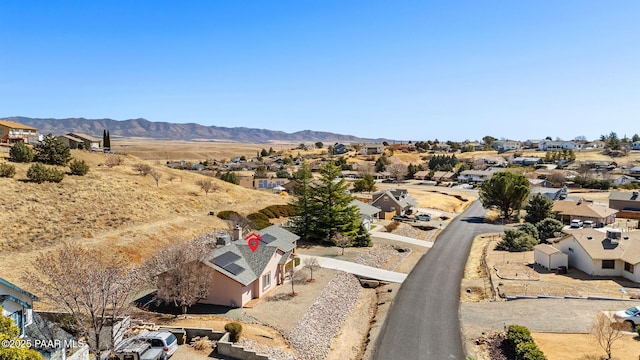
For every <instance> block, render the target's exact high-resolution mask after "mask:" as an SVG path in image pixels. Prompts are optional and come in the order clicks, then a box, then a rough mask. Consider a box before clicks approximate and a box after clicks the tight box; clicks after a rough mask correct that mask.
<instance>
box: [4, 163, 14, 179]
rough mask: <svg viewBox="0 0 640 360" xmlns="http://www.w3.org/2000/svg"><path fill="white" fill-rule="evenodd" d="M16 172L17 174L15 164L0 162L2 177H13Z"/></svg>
mask: <svg viewBox="0 0 640 360" xmlns="http://www.w3.org/2000/svg"><path fill="white" fill-rule="evenodd" d="M15 174H16V167H15V166H13V165H11V164H7V163H2V164H0V177H4V178H12V177H13V176H14V175H15Z"/></svg>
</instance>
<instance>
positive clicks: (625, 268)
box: [624, 261, 633, 274]
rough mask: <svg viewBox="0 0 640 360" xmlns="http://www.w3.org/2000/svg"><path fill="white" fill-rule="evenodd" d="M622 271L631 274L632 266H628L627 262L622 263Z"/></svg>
mask: <svg viewBox="0 0 640 360" xmlns="http://www.w3.org/2000/svg"><path fill="white" fill-rule="evenodd" d="M624 271H626V272H630V273H632V274H633V264H629V263H628V262H626V261H625V262H624Z"/></svg>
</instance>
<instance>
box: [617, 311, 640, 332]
mask: <svg viewBox="0 0 640 360" xmlns="http://www.w3.org/2000/svg"><path fill="white" fill-rule="evenodd" d="M613 318H614V319H615V320H616V321H617V322H624V323H627V324H629V326H631V331H634V330H635V328H636V325H640V306H634V307H630V308H628V309H627V310H620V311H616V312H615V313H614V314H613Z"/></svg>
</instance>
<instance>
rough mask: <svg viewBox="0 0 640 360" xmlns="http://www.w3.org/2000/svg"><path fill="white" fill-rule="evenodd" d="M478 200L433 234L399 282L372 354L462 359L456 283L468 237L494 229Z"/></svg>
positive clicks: (383, 359)
mask: <svg viewBox="0 0 640 360" xmlns="http://www.w3.org/2000/svg"><path fill="white" fill-rule="evenodd" d="M484 215H485V210H484V209H483V208H482V205H481V204H480V202H479V201H476V202H475V203H474V204H472V205H471V206H470V207H469V208H468V209H467V210H466V211H465V212H464V213H462V214H461V215H459V216H458V217H457V218H456V219H455V220H453V221H452V222H451V224H449V226H447V228H446V229H445V230H444V231H443V232H442V233H441V234H440V235H439V236H438V240H437V241H436V242H435V244H434V245H433V247H432V248H431V249H430V250H429V251H428V252H427V254H426V255H425V256H423V257H422V259H421V260H420V262H418V264H417V265H416V266H415V268H414V269H413V271H411V273H410V274H409V276H408V277H407V279H406V280H405V281H404V283H403V284H402V286H401V287H400V290H399V291H398V294H397V296H396V299H395V301H394V303H393V305H392V306H391V309H390V311H389V314H388V315H387V319H386V321H385V323H384V325H383V327H382V330H381V334H380V337H379V338H378V342H377V344H376V349H375V352H374V356H373V357H374V358H375V359H381V360H387V359H389V360H390V359H427V360H429V359H434V360H444V359H455V360H458V359H464V356H465V355H464V350H463V345H462V344H463V341H462V334H461V330H460V320H459V319H458V306H459V299H460V283H461V281H462V275H463V273H464V266H465V263H466V261H467V258H468V256H469V251H470V249H471V243H472V242H473V238H474V237H475V236H477V235H479V234H483V233H487V232H498V231H501V230H502V227H501V226H498V225H489V224H486V223H484Z"/></svg>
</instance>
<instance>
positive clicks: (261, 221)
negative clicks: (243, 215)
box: [247, 213, 271, 230]
mask: <svg viewBox="0 0 640 360" xmlns="http://www.w3.org/2000/svg"><path fill="white" fill-rule="evenodd" d="M247 219H249V220H251V222H252V223H253V227H254V228H255V229H256V230H260V229H264V228H266V227H269V226H271V223H270V222H269V218H268V217H267V216H266V215H265V214H262V213H252V214H249V215H247Z"/></svg>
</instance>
